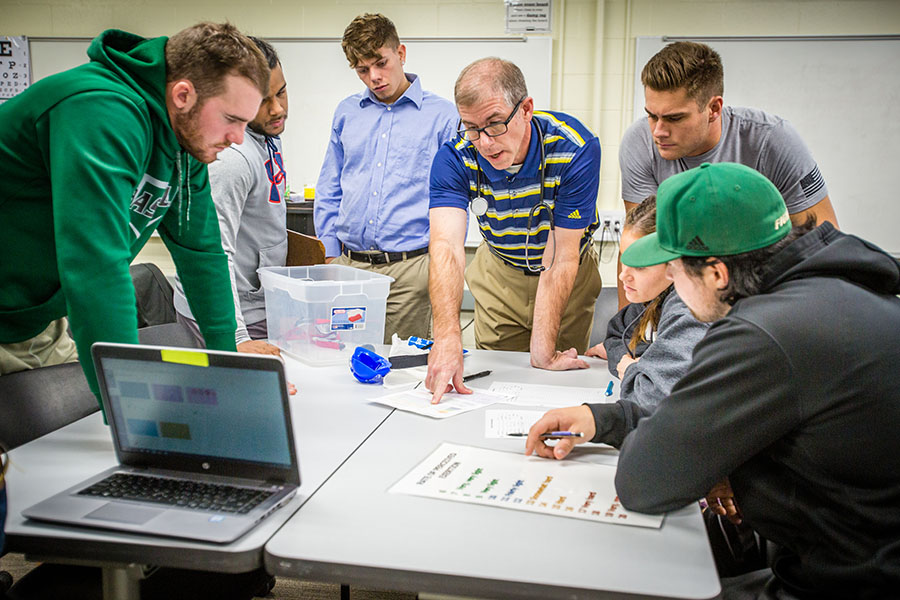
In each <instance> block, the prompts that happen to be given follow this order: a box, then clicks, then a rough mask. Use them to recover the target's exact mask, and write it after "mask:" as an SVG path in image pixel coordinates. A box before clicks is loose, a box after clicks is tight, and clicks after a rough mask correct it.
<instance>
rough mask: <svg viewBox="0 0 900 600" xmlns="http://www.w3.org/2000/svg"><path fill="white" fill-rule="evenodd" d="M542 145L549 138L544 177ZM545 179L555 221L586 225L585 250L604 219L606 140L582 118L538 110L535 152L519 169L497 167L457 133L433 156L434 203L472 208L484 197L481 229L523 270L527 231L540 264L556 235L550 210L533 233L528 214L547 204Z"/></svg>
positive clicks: (539, 214)
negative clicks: (600, 202)
mask: <svg viewBox="0 0 900 600" xmlns="http://www.w3.org/2000/svg"><path fill="white" fill-rule="evenodd" d="M538 127H540V130H539V129H538ZM541 138H543V139H541ZM538 143H543V144H544V152H545V155H546V161H547V164H546V167H545V169H544V170H545V173H544V174H543V177H542V174H541V151H540V148H539V146H538ZM479 169H480V170H481V172H482V177H481V189H480V190H478V189H477V188H478V170H479ZM542 179H543V188H544V189H543V199H544V201H545V202H546V203H547V204H548V205H549V206H550V207H551V208H552V209H553V219H554V223H555V225H556V226H557V227H562V228H565V229H582V228H584V230H585V232H584V236H583V237H582V240H581V248H582V249H584V247H585V246H586V245H587V244H588V243H589V242H590V239H591V234H593V232H594V230H596V229H597V226H598V224H599V216H598V214H597V190H598V188H599V185H600V141H599V140H598V139H597V136H595V135H594V134H593V133H591V132H590V131H589V130H588V129H587V128H586V127H585V126H584V125H582V124H581V122H580V121H578V120H577V119H575V118H574V117H572V116H570V115H566V114H563V113H557V112H542V111H535V112H534V115H533V117H532V121H531V141H530V142H529V148H528V154H527V156H526V158H525V162H524V164H523V165H522V168H521V169H520V170H519V172H518V173H516V174H511V173H508V172H507V171H498V170H497V169H495V168H493V167H492V166H491V165H490V163H489V162H488V161H487V160H486V159H484V158H483V157H481V156H480V155H479V154H478V152H477V151H476V150H475V147H474V145H473V144H472V143H471V142H469V141H466V140H464V139H462V138H460V137H459V135H456V136H455V137H454V138H453V139H452V140H450V141H449V142H446V143H445V144H444V145H443V146H441V148H440V150H438V152H437V154H436V155H435V157H434V162H433V163H432V166H431V186H430V192H431V197H430V202H429V206H430V208H438V207H443V206H452V207H456V208H461V209H463V210H466V209H467V208H468V206H469V202H470V201H471V200H472V199H473V198H475V197H476V196H479V195H481V196H483V197H484V198H485V199H486V200H487V202H488V209H487V212H486V213H485V214H484V215H482V216H480V217H478V225H479V228H480V229H481V235H482V236H484V239H485V241H487V243H488V244H489V245H490V247H491V250H492V251H493V252H494V254H496V255H497V256H499V257H500V258H501V259H503V260H504V261H506V262H507V263H508V264H510V265H513V266H516V267H520V268H523V269H524V268H525V267H526V261H525V252H526V237H527V238H528V239H527V242H528V244H527V248H528V250H527V252H528V262H530V263H531V265H532V266H533V265H535V264H540V262H541V259H542V257H543V254H544V247H545V246H546V245H547V238H548V237H549V234H550V217H549V215H548V214H547V211H546V210H540V211H536V212H535V215H534V217H533V219H532V223H531V231H530V234H529V232H528V213H529V211H530V210H531V208H532V207H533V206H535V205H536V204H538V203H540V202H541V183H542Z"/></svg>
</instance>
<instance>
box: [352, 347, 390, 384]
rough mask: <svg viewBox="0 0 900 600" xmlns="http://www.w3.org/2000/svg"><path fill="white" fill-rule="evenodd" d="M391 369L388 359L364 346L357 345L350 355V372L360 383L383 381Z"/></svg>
mask: <svg viewBox="0 0 900 600" xmlns="http://www.w3.org/2000/svg"><path fill="white" fill-rule="evenodd" d="M390 370H391V363H390V361H388V359H386V358H385V357H383V356H381V355H379V354H376V353H375V352H374V351H372V350H369V349H368V348H364V347H362V346H357V347H356V350H354V351H353V356H351V357H350V372H351V373H353V376H354V377H356V380H357V381H359V382H360V383H381V380H382V379H383V378H384V376H385V375H387V374H388V372H389V371H390Z"/></svg>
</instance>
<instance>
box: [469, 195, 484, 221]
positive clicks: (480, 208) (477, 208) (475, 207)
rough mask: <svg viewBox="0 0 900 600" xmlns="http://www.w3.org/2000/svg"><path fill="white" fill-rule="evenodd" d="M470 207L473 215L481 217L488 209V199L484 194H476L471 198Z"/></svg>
mask: <svg viewBox="0 0 900 600" xmlns="http://www.w3.org/2000/svg"><path fill="white" fill-rule="evenodd" d="M471 209H472V214H473V215H475V216H476V217H483V216H484V215H485V213H486V212H487V209H488V201H487V200H486V199H485V198H484V196H477V197H475V198H473V199H472V204H471Z"/></svg>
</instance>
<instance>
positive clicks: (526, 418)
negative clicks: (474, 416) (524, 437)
mask: <svg viewBox="0 0 900 600" xmlns="http://www.w3.org/2000/svg"><path fill="white" fill-rule="evenodd" d="M543 414H544V413H543V412H542V411H539V410H497V409H491V410H486V411H484V437H486V438H519V437H521V436H517V435H510V434H511V433H528V430H529V429H531V426H532V425H534V423H535V422H536V421H537V420H538V419H540V418H541V416H542V415H543Z"/></svg>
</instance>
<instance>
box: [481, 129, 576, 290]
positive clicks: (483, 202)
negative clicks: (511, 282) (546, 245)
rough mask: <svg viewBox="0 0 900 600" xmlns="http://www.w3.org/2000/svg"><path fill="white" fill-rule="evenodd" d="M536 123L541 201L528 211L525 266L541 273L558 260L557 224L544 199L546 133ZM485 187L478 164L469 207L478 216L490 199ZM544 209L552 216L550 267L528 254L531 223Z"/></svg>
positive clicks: (554, 191)
mask: <svg viewBox="0 0 900 600" xmlns="http://www.w3.org/2000/svg"><path fill="white" fill-rule="evenodd" d="M534 125H535V127H536V128H537V133H538V146H539V147H540V149H541V166H540V169H538V170H539V171H540V174H541V201H540V202H538V203H537V204H535V205H534V206H532V207H531V210H529V211H528V225H527V228H526V229H525V268H526V269H528V270H529V271H530V272H531V273H540V272H542V271H545V270H547V269H550V268H552V267H553V263H554V262H556V226H555V224H554V222H553V207H552V206H550V204H548V203H547V202H546V201H545V200H544V194H545V188H546V187H547V186H546V185H544V174H545V168H546V166H547V153H546V150H545V149H544V133H543V132H542V131H541V124H540V123H539V122H538V121H537V119H535V121H534ZM475 164H476V166H477V165H478V159H477V157H476V159H475ZM483 189H484V188H483V173H482V170H481V166H478V168H477V169H476V170H475V193H476V194H477V195H476V196H475V197H474V198H472V200H471V202H470V203H469V209H470V210H471V211H472V214H473V215H475V216H476V217H483V216H484V215H485V214H486V213H487V209H488V201H487V199H486V198H485V197H484V196H483V195H482V194H483ZM558 189H559V188H558V186H553V192H552V196H551V198H550V199H551V200H552V201H553V203H554V204H556V193H557V191H558ZM542 210H546V211H547V214H548V215H549V216H550V235H551V236H552V238H553V256H552V257H551V258H550V266H549V267H545V266H544V265H538V266H533V265H532V264H531V260H530V257H529V256H528V241H529V239H530V238H531V223H532V221H533V220H534V216H535V215H536V214H538V213H539V212H540V211H542Z"/></svg>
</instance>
